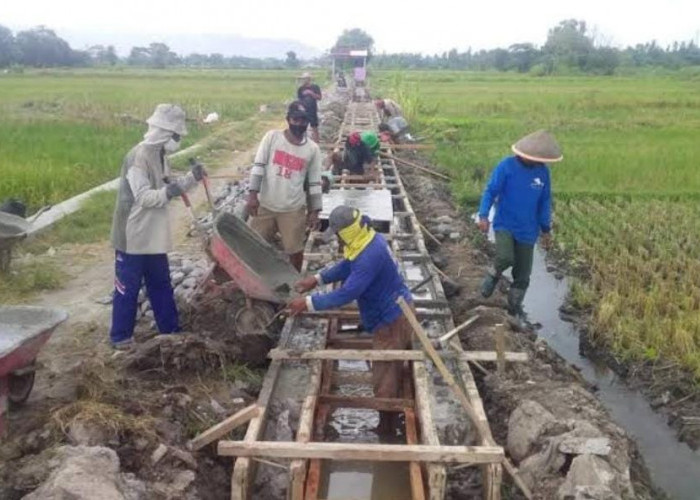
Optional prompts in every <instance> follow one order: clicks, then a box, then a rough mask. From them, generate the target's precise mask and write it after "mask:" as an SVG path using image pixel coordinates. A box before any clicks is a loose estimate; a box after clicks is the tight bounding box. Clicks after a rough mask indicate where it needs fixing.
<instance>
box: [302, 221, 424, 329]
mask: <svg viewBox="0 0 700 500" xmlns="http://www.w3.org/2000/svg"><path fill="white" fill-rule="evenodd" d="M316 279H317V280H318V281H319V283H320V284H323V283H335V282H337V281H342V282H343V284H342V286H340V288H338V289H336V290H333V291H332V292H329V293H316V294H313V295H312V296H310V297H308V299H307V306H308V307H309V310H312V311H314V310H315V311H322V310H326V309H335V308H337V307H341V306H343V305H345V304H349V303H351V302H352V301H354V300H356V301H357V305H358V307H359V309H360V318H361V319H362V325H363V326H364V327H365V329H366V330H367V331H369V332H374V331H375V330H376V329H377V328H379V327H381V326H384V325H388V324H390V323H393V322H394V321H395V320H396V319H397V318H399V317H400V316H401V314H402V312H401V308H400V307H399V306H398V304H397V303H396V300H397V299H398V298H399V297H403V298H404V299H405V300H406V301H407V302H411V301H412V297H411V292H410V291H409V289H408V287H407V286H406V284H405V283H404V281H403V278H402V277H401V275H400V274H399V268H398V265H397V264H396V261H395V260H394V258H393V256H392V255H391V251H390V249H389V245H387V242H386V240H385V239H384V237H383V236H382V235H380V234H376V235H375V236H374V238H373V239H372V241H371V242H370V243H369V245H367V246H366V247H365V248H364V250H362V252H361V253H360V255H358V256H357V257H356V258H355V259H354V260H352V261H350V260H347V259H344V260H342V261H340V262H339V263H337V264H336V265H335V266H333V267H331V268H330V269H327V270H324V271H322V272H321V273H320V274H319V275H317V276H316Z"/></svg>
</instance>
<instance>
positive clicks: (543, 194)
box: [479, 156, 552, 245]
mask: <svg viewBox="0 0 700 500" xmlns="http://www.w3.org/2000/svg"><path fill="white" fill-rule="evenodd" d="M551 189H552V187H551V182H550V178H549V168H548V167H547V165H545V164H543V163H539V164H537V165H534V166H528V165H525V164H524V163H523V162H522V161H520V159H519V158H518V157H517V156H509V157H507V158H505V159H503V160H502V161H501V163H499V164H498V166H497V167H496V168H495V169H494V171H493V173H492V174H491V178H490V179H489V183H488V185H487V186H486V189H485V190H484V194H483V196H482V197H481V205H480V207H479V217H488V215H489V211H490V210H491V206H492V205H493V204H494V203H495V204H496V216H495V217H494V219H493V229H494V231H501V230H505V231H508V232H510V233H511V234H512V235H513V238H515V240H516V241H518V242H521V243H526V244H530V245H534V244H535V242H536V241H537V237H538V236H539V233H540V231H541V232H543V233H548V232H549V231H550V230H551V224H552V222H551V218H552V194H551Z"/></svg>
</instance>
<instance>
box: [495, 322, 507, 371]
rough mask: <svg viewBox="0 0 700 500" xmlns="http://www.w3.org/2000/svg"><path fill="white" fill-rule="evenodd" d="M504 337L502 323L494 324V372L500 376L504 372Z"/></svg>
mask: <svg viewBox="0 0 700 500" xmlns="http://www.w3.org/2000/svg"><path fill="white" fill-rule="evenodd" d="M505 350H506V339H505V333H504V332H503V325H502V324H498V325H496V373H498V376H499V377H502V376H503V375H504V374H505V372H506V356H505Z"/></svg>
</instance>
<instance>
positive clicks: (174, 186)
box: [165, 182, 184, 200]
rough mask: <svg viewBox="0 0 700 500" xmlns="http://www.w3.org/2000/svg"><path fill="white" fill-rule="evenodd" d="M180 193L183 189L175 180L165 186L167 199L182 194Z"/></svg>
mask: <svg viewBox="0 0 700 500" xmlns="http://www.w3.org/2000/svg"><path fill="white" fill-rule="evenodd" d="M182 193H184V191H183V190H182V188H181V187H180V185H179V184H178V183H176V182H171V183H170V184H168V185H167V186H166V187H165V195H166V196H167V197H168V199H169V200H172V199H173V198H177V197H178V196H182Z"/></svg>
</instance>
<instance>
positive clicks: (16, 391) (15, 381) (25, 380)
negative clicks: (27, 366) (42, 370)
mask: <svg viewBox="0 0 700 500" xmlns="http://www.w3.org/2000/svg"><path fill="white" fill-rule="evenodd" d="M35 374H36V371H35V370H28V371H26V372H25V373H23V374H21V375H14V374H10V376H9V379H8V385H9V394H8V395H7V399H8V400H9V401H10V406H11V407H17V406H20V405H22V404H23V403H24V402H25V401H26V400H27V398H28V397H29V394H30V393H31V392H32V388H33V387H34V375H35Z"/></svg>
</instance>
